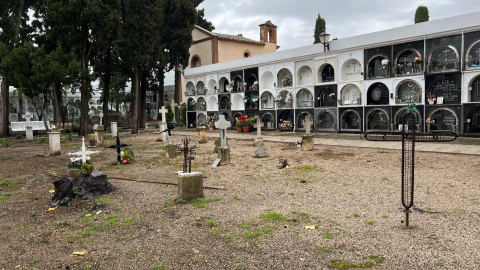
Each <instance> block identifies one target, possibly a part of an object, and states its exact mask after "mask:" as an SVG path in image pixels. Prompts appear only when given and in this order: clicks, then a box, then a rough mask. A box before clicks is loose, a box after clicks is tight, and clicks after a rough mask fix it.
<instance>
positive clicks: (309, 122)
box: [302, 115, 313, 134]
mask: <svg viewBox="0 0 480 270" xmlns="http://www.w3.org/2000/svg"><path fill="white" fill-rule="evenodd" d="M302 124H303V126H304V127H305V134H310V127H311V126H312V124H313V121H312V118H311V117H310V115H307V116H305V119H303V122H302Z"/></svg>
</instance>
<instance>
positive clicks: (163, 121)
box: [158, 106, 168, 145]
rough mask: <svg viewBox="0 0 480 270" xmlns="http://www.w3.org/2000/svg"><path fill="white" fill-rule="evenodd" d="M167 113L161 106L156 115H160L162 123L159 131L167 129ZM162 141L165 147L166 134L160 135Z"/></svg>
mask: <svg viewBox="0 0 480 270" xmlns="http://www.w3.org/2000/svg"><path fill="white" fill-rule="evenodd" d="M167 112H168V110H167V109H165V106H162V108H161V109H159V110H158V113H161V114H162V122H160V130H166V129H168V127H167V116H166V113H167ZM162 139H163V141H164V142H165V145H166V142H167V133H163V134H162Z"/></svg>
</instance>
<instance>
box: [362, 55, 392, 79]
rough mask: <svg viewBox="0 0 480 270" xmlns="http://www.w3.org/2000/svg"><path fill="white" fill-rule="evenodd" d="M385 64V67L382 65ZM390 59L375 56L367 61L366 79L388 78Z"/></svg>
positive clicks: (383, 56)
mask: <svg viewBox="0 0 480 270" xmlns="http://www.w3.org/2000/svg"><path fill="white" fill-rule="evenodd" d="M384 64H385V65H384ZM389 70H390V58H389V57H388V56H386V55H384V54H376V55H374V56H372V57H370V59H368V65H367V78H369V79H371V78H385V77H390V71H389Z"/></svg>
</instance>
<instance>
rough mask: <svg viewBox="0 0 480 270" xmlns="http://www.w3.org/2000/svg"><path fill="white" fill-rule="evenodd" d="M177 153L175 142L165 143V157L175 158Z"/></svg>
mask: <svg viewBox="0 0 480 270" xmlns="http://www.w3.org/2000/svg"><path fill="white" fill-rule="evenodd" d="M176 155H177V146H176V145H175V144H169V145H165V156H166V157H167V158H175V157H176Z"/></svg>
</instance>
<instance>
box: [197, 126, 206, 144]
mask: <svg viewBox="0 0 480 270" xmlns="http://www.w3.org/2000/svg"><path fill="white" fill-rule="evenodd" d="M197 130H198V143H201V144H203V143H207V129H206V128H205V127H198V128H197Z"/></svg>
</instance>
